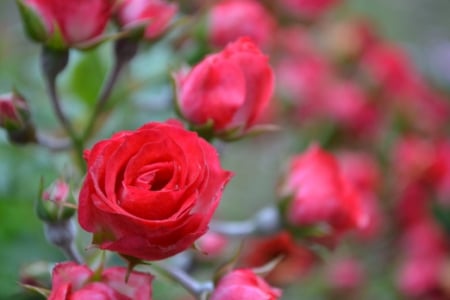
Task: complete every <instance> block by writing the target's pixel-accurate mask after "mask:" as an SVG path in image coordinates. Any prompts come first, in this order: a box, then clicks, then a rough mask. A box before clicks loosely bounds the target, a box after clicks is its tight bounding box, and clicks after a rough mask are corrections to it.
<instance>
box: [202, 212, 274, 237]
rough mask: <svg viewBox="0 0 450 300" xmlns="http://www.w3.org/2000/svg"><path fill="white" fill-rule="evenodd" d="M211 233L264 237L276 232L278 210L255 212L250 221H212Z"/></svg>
mask: <svg viewBox="0 0 450 300" xmlns="http://www.w3.org/2000/svg"><path fill="white" fill-rule="evenodd" d="M210 228H211V230H212V231H214V232H217V233H220V234H223V235H226V236H230V237H246V236H261V235H262V236H266V235H272V234H274V233H276V232H278V231H279V230H280V228H281V220H280V215H279V212H278V209H277V208H276V207H274V206H268V207H265V208H263V209H261V210H260V211H259V212H257V213H256V214H255V215H254V216H253V217H252V218H251V219H249V220H244V221H212V222H211V224H210Z"/></svg>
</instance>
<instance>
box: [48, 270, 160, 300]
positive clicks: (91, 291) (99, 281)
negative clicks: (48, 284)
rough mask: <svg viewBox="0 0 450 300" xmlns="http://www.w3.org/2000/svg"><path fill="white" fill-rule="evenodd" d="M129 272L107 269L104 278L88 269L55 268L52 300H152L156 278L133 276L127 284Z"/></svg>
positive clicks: (140, 274)
mask: <svg viewBox="0 0 450 300" xmlns="http://www.w3.org/2000/svg"><path fill="white" fill-rule="evenodd" d="M127 272H128V271H127V268H124V267H112V268H107V269H105V270H103V271H102V272H101V274H96V273H94V272H93V271H92V270H91V269H89V268H88V267H87V266H85V265H77V264H76V263H73V262H65V263H59V264H57V265H56V266H55V267H54V268H53V274H52V291H51V294H50V296H49V298H48V299H49V300H69V299H73V300H75V299H79V300H84V299H99V300H151V299H152V297H151V296H152V287H151V283H152V280H153V276H152V275H150V274H145V273H141V272H131V273H130V276H129V278H128V282H125V277H126V275H127Z"/></svg>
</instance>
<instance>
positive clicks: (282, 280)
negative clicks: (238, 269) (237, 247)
mask: <svg viewBox="0 0 450 300" xmlns="http://www.w3.org/2000/svg"><path fill="white" fill-rule="evenodd" d="M241 257H242V259H241V263H240V265H241V266H242V267H245V268H257V267H260V266H264V265H267V264H269V263H270V262H273V261H274V260H275V259H277V258H280V257H281V258H282V260H281V261H280V262H279V263H277V265H276V266H275V267H274V268H273V269H272V270H271V271H269V272H268V273H267V275H266V276H265V278H266V280H267V281H268V282H269V283H271V284H275V285H277V286H286V285H287V284H292V283H294V282H296V281H298V280H300V279H301V278H303V277H304V276H305V274H307V272H308V271H309V270H310V269H312V267H313V265H314V263H315V262H316V260H317V259H316V257H315V254H314V253H313V252H312V251H310V250H308V249H307V248H306V247H304V246H302V245H299V244H297V243H296V242H295V240H294V238H293V236H292V235H291V234H289V233H288V232H286V231H282V232H280V233H278V234H276V235H272V236H269V237H262V238H254V239H248V240H247V241H246V243H245V247H244V248H243V251H242V255H241Z"/></svg>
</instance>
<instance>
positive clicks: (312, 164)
mask: <svg viewBox="0 0 450 300" xmlns="http://www.w3.org/2000/svg"><path fill="white" fill-rule="evenodd" d="M280 197H282V198H283V199H287V200H286V201H288V202H287V205H288V206H287V209H286V218H287V219H288V221H289V222H290V223H291V224H292V225H294V226H313V225H321V226H325V227H324V228H323V229H324V230H325V231H324V234H326V233H329V234H333V233H342V232H344V231H346V230H350V229H360V228H364V227H365V226H366V225H367V222H368V216H367V214H366V212H365V210H364V209H363V207H362V203H361V199H360V197H359V194H358V193H357V191H356V190H355V189H354V187H353V185H352V183H351V182H350V181H349V180H348V179H347V178H345V177H344V176H343V174H342V171H341V170H340V168H339V165H338V163H337V161H336V159H335V158H334V157H333V156H332V155H331V154H329V153H327V152H325V151H324V150H322V149H320V148H319V147H318V146H312V147H310V148H309V149H308V150H307V151H306V152H304V153H303V154H300V155H297V156H295V157H294V158H293V159H292V160H291V163H290V165H289V169H288V171H287V174H286V177H285V179H284V181H283V183H282V186H281V190H280Z"/></svg>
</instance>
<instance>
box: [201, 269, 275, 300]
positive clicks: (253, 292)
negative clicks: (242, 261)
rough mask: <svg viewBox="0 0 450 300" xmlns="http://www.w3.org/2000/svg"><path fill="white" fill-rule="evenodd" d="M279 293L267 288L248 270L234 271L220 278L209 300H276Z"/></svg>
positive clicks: (267, 286)
mask: <svg viewBox="0 0 450 300" xmlns="http://www.w3.org/2000/svg"><path fill="white" fill-rule="evenodd" d="M280 297H281V291H280V290H279V289H276V288H272V287H271V286H269V285H268V284H267V283H266V282H265V281H264V280H263V279H262V278H261V277H259V276H257V275H256V274H255V273H254V272H253V271H251V270H248V269H241V270H234V271H231V272H230V273H228V274H227V275H225V276H224V277H222V278H221V279H220V281H219V283H218V285H217V286H216V288H215V290H214V291H213V293H212V295H211V298H210V300H242V299H255V300H256V299H267V300H277V299H279V298H280Z"/></svg>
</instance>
